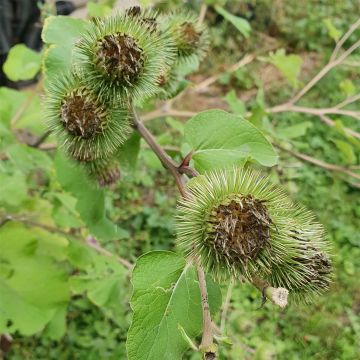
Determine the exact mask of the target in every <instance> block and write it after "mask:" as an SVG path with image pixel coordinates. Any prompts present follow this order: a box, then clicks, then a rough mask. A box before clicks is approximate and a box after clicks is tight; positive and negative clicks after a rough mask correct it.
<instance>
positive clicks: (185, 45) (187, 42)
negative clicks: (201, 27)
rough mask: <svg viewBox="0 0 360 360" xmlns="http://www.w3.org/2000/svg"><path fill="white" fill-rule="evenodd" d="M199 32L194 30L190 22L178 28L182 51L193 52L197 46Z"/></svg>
mask: <svg viewBox="0 0 360 360" xmlns="http://www.w3.org/2000/svg"><path fill="white" fill-rule="evenodd" d="M201 34H202V33H201V32H198V31H196V28H195V26H194V24H193V23H191V22H184V23H183V24H182V25H181V28H180V37H181V42H182V46H181V48H182V50H183V51H186V52H189V51H194V50H195V48H196V46H198V45H199V41H200V36H201Z"/></svg>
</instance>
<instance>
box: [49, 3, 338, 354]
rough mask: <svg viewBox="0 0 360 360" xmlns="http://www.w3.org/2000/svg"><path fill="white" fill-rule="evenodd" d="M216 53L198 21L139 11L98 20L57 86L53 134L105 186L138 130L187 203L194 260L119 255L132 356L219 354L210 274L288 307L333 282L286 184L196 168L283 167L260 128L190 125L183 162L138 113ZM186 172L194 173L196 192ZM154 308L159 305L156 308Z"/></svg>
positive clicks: (317, 234)
mask: <svg viewBox="0 0 360 360" xmlns="http://www.w3.org/2000/svg"><path fill="white" fill-rule="evenodd" d="M207 46H208V35H207V32H206V29H205V28H204V26H203V25H201V24H199V21H198V19H197V17H196V16H194V15H191V14H190V13H186V14H183V13H181V12H173V13H171V14H170V15H168V16H158V15H157V13H156V12H153V11H151V10H145V11H144V10H142V9H141V8H139V7H131V8H129V9H127V10H125V11H124V12H122V13H119V14H117V15H115V16H111V17H109V18H105V19H95V20H94V21H93V22H91V23H90V24H89V26H88V27H87V30H86V31H85V33H84V34H82V35H81V37H80V39H79V40H78V41H77V42H76V44H75V49H74V57H73V59H75V62H74V64H73V67H72V68H71V71H70V74H69V75H67V76H63V77H59V78H58V79H57V80H54V81H53V82H52V83H51V84H50V85H49V86H48V88H47V90H48V95H47V100H46V104H47V114H48V124H49V128H50V130H51V131H52V132H53V133H54V134H55V135H56V136H57V137H58V139H59V143H60V145H62V146H63V148H64V149H65V152H66V153H67V154H68V156H69V157H71V158H72V159H75V160H76V161H77V163H78V164H80V165H81V166H82V167H83V169H85V171H86V173H87V174H88V175H89V177H90V178H91V179H92V180H94V181H96V182H97V184H98V185H99V186H107V185H110V184H113V183H115V182H116V181H118V180H119V178H120V169H119V164H118V161H117V157H118V154H120V153H126V152H127V153H133V152H134V151H133V149H131V146H130V147H129V148H126V146H128V143H125V141H126V140H127V139H128V136H129V134H130V132H131V127H132V128H133V129H134V131H137V132H138V133H139V135H140V136H142V138H143V139H144V140H145V141H146V142H147V145H148V146H149V147H150V148H151V149H152V150H153V151H154V153H155V154H156V155H157V156H158V158H159V159H160V160H161V163H162V164H163V165H164V167H166V168H167V169H168V170H169V171H170V173H171V174H172V175H173V176H174V179H175V181H176V184H177V186H178V188H179V190H180V193H181V196H182V198H181V199H180V200H179V205H178V209H177V217H176V232H177V240H176V241H177V244H178V247H179V248H180V249H181V250H182V251H183V253H184V254H185V258H184V257H183V256H180V255H178V254H174V253H171V252H162V251H157V252H153V253H151V252H150V253H149V254H146V255H144V256H143V257H141V258H140V259H139V260H138V262H137V264H136V266H135V267H133V266H132V264H130V263H129V262H128V261H127V260H123V259H120V258H119V262H120V263H122V264H123V265H125V266H126V267H127V268H129V269H132V270H133V275H132V283H133V285H134V292H133V296H132V300H131V306H132V309H133V311H134V316H133V323H132V326H131V328H130V330H129V333H128V339H127V348H128V358H129V359H131V360H132V359H134V360H137V359H143V358H145V357H146V359H162V358H168V359H180V358H182V355H183V353H184V351H186V349H187V347H188V346H189V345H190V346H191V347H192V348H193V349H196V350H200V351H202V352H203V355H204V358H205V359H215V358H216V352H217V349H216V345H215V344H214V336H213V328H214V326H213V320H212V319H211V316H212V314H211V313H210V311H209V308H210V306H213V304H215V303H216V302H217V303H220V301H214V300H213V299H215V300H216V297H219V293H220V290H219V289H218V291H215V290H214V287H215V284H212V285H210V280H209V279H208V278H206V276H205V272H204V270H206V272H208V273H209V274H211V275H212V276H213V278H214V279H215V280H216V281H218V280H219V281H223V280H228V279H235V280H236V281H238V282H240V281H241V280H244V279H245V280H247V281H249V282H251V283H252V284H254V285H255V286H256V287H257V288H258V289H259V290H260V291H261V292H262V294H263V297H265V298H268V299H270V300H271V301H272V302H273V303H275V304H277V305H279V306H280V307H284V306H286V304H287V297H288V294H290V297H291V298H292V299H294V300H295V301H300V300H310V299H312V297H313V296H314V295H316V294H319V293H321V292H322V291H324V290H325V289H327V288H328V286H329V284H330V282H331V262H330V260H329V246H328V244H327V242H326V241H325V235H324V230H323V227H322V226H321V225H320V224H319V223H318V222H317V221H316V220H315V218H314V216H313V215H312V214H311V213H310V212H309V211H307V210H306V209H304V208H303V207H301V206H298V205H297V204H295V203H294V202H293V201H292V200H291V199H290V198H289V197H288V196H287V195H286V193H285V192H284V191H283V190H282V189H281V187H279V186H277V185H274V184H272V183H271V182H270V181H269V179H268V178H266V177H264V176H262V175H261V174H260V173H258V172H256V171H254V170H251V169H245V168H240V167H233V168H230V169H229V168H225V169H218V170H209V171H208V172H205V173H204V174H203V175H199V174H198V173H197V171H196V170H195V169H193V168H192V167H191V165H192V162H191V161H194V163H195V164H196V165H197V166H198V167H197V169H198V170H201V169H203V168H206V169H214V168H218V165H219V164H220V160H222V158H224V164H239V160H241V161H243V160H244V159H243V156H248V157H249V158H253V159H254V161H255V160H257V161H259V163H260V164H262V165H266V166H273V165H275V163H276V160H274V159H276V154H275V152H274V150H273V149H272V147H271V144H270V143H269V142H268V141H267V139H266V138H265V136H264V135H263V134H261V132H260V131H259V130H257V129H256V128H255V127H254V126H253V125H251V124H248V122H247V121H245V120H242V119H240V118H238V117H236V116H232V115H229V114H226V113H225V112H222V111H208V112H206V113H205V112H204V113H202V114H201V115H200V116H199V117H197V116H195V117H194V118H193V119H192V120H190V122H189V123H187V124H186V125H185V131H184V137H185V138H186V141H187V142H188V143H187V144H186V145H187V147H188V146H190V147H191V151H190V152H189V153H188V155H187V156H185V158H184V159H183V160H182V162H181V163H180V164H178V163H177V162H176V160H175V159H172V158H170V157H169V155H168V154H167V153H165V151H164V149H162V147H161V146H160V145H159V144H157V142H156V138H155V137H154V136H153V135H152V134H151V133H150V132H149V131H148V130H147V128H146V126H145V125H144V124H143V123H142V122H141V120H140V117H139V116H138V114H137V112H136V109H135V106H136V105H137V104H143V102H144V100H146V99H149V98H152V99H154V98H163V99H164V98H170V97H173V96H174V95H176V94H177V93H178V92H179V91H180V90H181V89H182V86H183V85H184V80H185V79H184V76H185V73H187V71H188V68H193V65H194V64H196V65H198V62H199V61H200V60H202V58H203V57H204V55H205V51H206V48H207ZM184 69H185V70H184ZM129 114H131V115H129ZM196 118H197V119H196ZM130 120H132V124H130V123H131V121H130ZM203 121H206V123H205V122H203ZM208 123H209V124H210V125H209V128H207V126H208ZM218 123H220V125H219V127H217V124H218ZM131 125H132V126H131ZM205 127H206V128H205ZM209 129H210V131H207V130H209ZM203 131H204V133H207V134H206V136H205V135H204V134H203V133H202V132H203ZM222 131H224V133H226V134H227V135H223V134H220V133H221V132H222ZM217 132H218V133H219V136H218V137H217ZM214 134H215V136H213V135H214ZM226 137H229V138H230V141H227V139H226ZM129 143H131V141H129ZM137 144H138V143H137ZM253 144H259V146H258V148H256V149H255V150H254V146H253ZM184 145H185V144H184ZM220 150H221V151H220ZM262 152H264V156H259V155H262ZM212 156H213V157H212ZM264 159H265V160H266V161H265V160H264ZM186 176H188V177H193V179H192V180H191V181H190V182H188V183H187V185H186V180H187V179H188V178H186ZM103 210H104V209H103ZM88 217H89V216H88V215H86V218H88ZM100 224H102V222H101V221H100ZM91 225H93V224H91ZM107 235H108V231H106V236H107ZM105 253H106V254H108V252H107V251H106V250H105ZM120 260H121V261H120ZM193 265H194V266H193ZM196 274H197V280H198V281H196V278H195V276H196ZM208 285H209V288H207V287H208ZM210 286H211V287H212V290H211V292H210V291H209V292H208V289H210ZM199 290H200V292H199ZM216 293H217V294H216ZM199 295H201V296H199ZM211 296H212V297H213V299H211V298H210V297H211ZM184 297H186V298H185V299H184ZM149 304H156V306H154V307H151V308H150V312H149ZM214 308H215V309H214ZM214 308H210V310H212V311H214V310H215V311H216V305H215V306H214ZM200 311H202V315H200V314H199V312H200ZM225 313H226V311H225ZM149 315H150V316H149ZM222 318H226V314H225V316H224V314H223V316H222ZM201 320H202V321H201ZM201 324H202V329H203V333H202V340H201V344H200V345H199V347H197V346H196V345H195V344H194V343H193V342H192V340H191V338H196V337H197V336H198V335H199V333H200V330H201ZM144 356H145V357H144Z"/></svg>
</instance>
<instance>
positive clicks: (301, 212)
mask: <svg viewBox="0 0 360 360" xmlns="http://www.w3.org/2000/svg"><path fill="white" fill-rule="evenodd" d="M177 234H178V240H177V241H178V245H179V247H180V248H181V249H183V250H184V252H185V253H186V255H187V256H188V258H195V259H197V258H199V259H200V261H201V263H202V265H203V266H204V267H205V268H206V269H207V270H208V271H209V272H211V273H212V274H213V275H214V277H215V278H217V279H220V280H221V279H226V278H229V277H235V278H240V277H243V278H245V279H247V280H249V281H253V279H254V278H257V277H261V278H262V279H265V280H267V281H268V282H269V284H270V285H271V286H274V287H284V288H286V289H288V290H289V291H290V294H291V295H292V296H293V298H294V299H295V300H299V299H302V298H303V299H308V298H311V296H312V295H313V294H316V293H320V292H321V291H323V290H325V289H326V288H327V287H328V285H329V283H330V269H331V263H330V260H329V258H328V245H327V243H326V241H325V240H324V230H323V228H322V226H321V225H320V224H319V223H317V222H316V221H315V220H314V217H313V215H312V214H311V213H310V212H308V211H307V210H305V209H304V208H302V207H299V206H297V205H296V204H294V203H293V202H292V201H291V200H290V199H289V198H288V197H287V196H286V195H285V193H284V192H283V191H282V189H280V188H279V187H278V186H275V185H273V184H271V183H270V181H269V180H268V179H267V178H265V177H263V176H261V175H260V174H259V173H257V172H255V171H253V170H250V169H248V170H244V169H242V168H234V169H232V170H218V171H212V172H209V173H207V174H205V175H204V176H200V177H198V178H196V179H194V180H193V181H192V183H191V186H189V196H187V197H186V198H183V199H182V200H180V202H179V206H178V215H177Z"/></svg>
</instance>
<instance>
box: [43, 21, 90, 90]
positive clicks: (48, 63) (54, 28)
mask: <svg viewBox="0 0 360 360" xmlns="http://www.w3.org/2000/svg"><path fill="white" fill-rule="evenodd" d="M87 24H88V23H87V22H86V21H84V20H81V19H74V18H71V17H69V16H50V17H48V18H47V19H46V20H45V24H44V28H43V31H42V35H41V36H42V39H43V41H44V43H45V44H47V45H48V48H47V49H46V50H45V56H44V73H45V84H46V85H47V84H48V83H49V82H51V81H52V80H53V79H54V78H56V77H57V76H59V74H64V73H66V72H68V71H69V70H70V67H71V63H72V57H73V47H74V44H75V42H76V41H77V40H78V39H79V38H80V36H81V34H82V33H83V32H84V31H85V30H86V28H87Z"/></svg>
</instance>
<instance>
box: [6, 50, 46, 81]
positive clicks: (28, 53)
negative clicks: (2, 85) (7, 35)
mask: <svg viewBox="0 0 360 360" xmlns="http://www.w3.org/2000/svg"><path fill="white" fill-rule="evenodd" d="M40 67H41V54H40V53H37V52H36V51H34V50H31V49H30V48H28V47H27V46H26V45H24V44H17V45H15V46H14V47H12V48H11V50H10V52H9V55H8V57H7V59H6V61H5V64H4V68H3V69H4V73H5V74H6V76H7V77H8V78H9V79H10V80H12V81H19V80H30V79H33V78H34V77H35V75H36V74H37V73H38V72H39V71H40Z"/></svg>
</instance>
